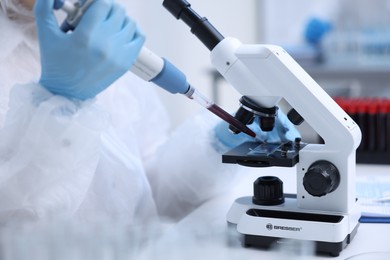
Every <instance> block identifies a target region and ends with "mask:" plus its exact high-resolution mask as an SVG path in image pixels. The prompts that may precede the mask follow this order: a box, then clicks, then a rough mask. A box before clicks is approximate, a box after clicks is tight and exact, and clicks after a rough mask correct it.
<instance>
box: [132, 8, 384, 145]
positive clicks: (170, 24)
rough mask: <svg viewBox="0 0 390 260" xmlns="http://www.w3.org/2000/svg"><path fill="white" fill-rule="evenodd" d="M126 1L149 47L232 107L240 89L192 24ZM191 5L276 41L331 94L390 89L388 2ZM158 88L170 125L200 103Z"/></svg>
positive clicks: (309, 136) (246, 35) (244, 38)
mask: <svg viewBox="0 0 390 260" xmlns="http://www.w3.org/2000/svg"><path fill="white" fill-rule="evenodd" d="M131 5H133V7H132V9H133V10H134V13H131V15H132V16H133V17H134V18H135V19H137V21H138V22H139V24H140V26H141V27H142V30H143V31H144V32H145V33H146V35H147V40H146V46H148V47H150V48H151V49H153V50H154V51H155V52H156V53H158V54H159V55H161V56H163V57H167V58H169V59H170V60H171V61H172V62H173V63H174V64H176V65H177V66H178V67H180V68H181V69H182V70H183V71H184V72H185V73H186V74H187V76H188V79H189V81H190V82H191V83H192V84H193V85H194V86H196V87H197V88H198V89H200V90H201V92H203V93H204V94H205V95H208V97H210V98H211V99H213V100H214V101H215V102H216V103H217V104H218V105H220V106H221V107H223V108H224V109H226V110H227V111H230V112H232V113H233V112H235V111H236V109H237V108H238V99H239V97H240V96H239V94H238V93H237V91H236V90H235V89H234V88H233V87H231V86H230V85H229V84H228V83H226V81H225V80H223V79H222V78H221V77H220V76H219V74H218V73H217V72H216V71H215V70H214V68H213V67H212V65H211V62H210V57H209V50H208V49H207V48H206V47H204V45H203V44H202V43H201V42H200V41H199V40H198V39H197V38H196V36H194V35H193V34H192V33H191V32H190V29H189V28H188V27H187V26H186V25H185V24H183V23H182V22H180V21H177V20H176V19H175V18H174V17H172V16H171V15H170V14H169V13H168V12H167V11H166V10H165V9H164V8H163V7H162V6H161V3H160V1H156V0H145V1H138V2H135V1H134V3H131ZM191 5H192V7H193V8H195V9H196V10H197V12H198V13H199V14H200V15H202V16H205V17H206V18H208V20H209V21H210V22H211V23H212V24H213V25H214V26H215V27H216V28H217V29H218V30H219V31H220V32H221V33H222V35H224V36H225V37H227V36H232V37H236V38H238V39H240V41H241V42H243V43H256V44H259V43H261V44H276V45H281V46H282V47H283V48H285V49H286V50H287V52H288V53H289V54H290V55H291V56H292V57H293V58H294V59H295V60H296V61H298V63H300V65H301V66H302V67H303V68H304V69H305V70H306V71H307V72H308V73H309V74H310V75H311V76H312V77H313V78H314V79H315V80H316V81H317V82H318V83H319V84H320V85H321V87H323V88H324V89H325V90H326V91H327V92H328V93H329V94H330V95H331V96H332V97H335V98H337V97H345V98H348V100H347V101H349V102H350V103H354V102H353V101H354V100H356V99H357V98H358V97H361V98H363V97H365V98H368V97H370V98H376V99H383V98H386V97H389V96H390V87H389V85H390V16H389V12H390V1H387V0H373V1H366V0H344V1H337V0H316V1H312V0H294V1H287V0H242V1H224V0H213V1H201V0H193V1H191ZM156 25H158V26H156ZM157 89H158V91H159V93H160V95H161V96H162V99H163V100H164V102H165V103H166V105H167V107H168V110H169V111H170V115H171V119H172V128H174V127H175V126H177V125H178V124H180V123H181V122H182V121H183V120H185V119H187V118H188V117H190V116H191V115H193V114H194V113H197V112H198V111H199V110H201V109H203V108H202V107H201V106H199V105H198V104H196V103H193V104H192V103H191V102H188V101H187V100H185V98H184V97H178V96H175V95H170V94H169V93H166V92H164V91H163V90H161V89H159V88H157ZM350 99H352V100H350ZM369 100H370V99H367V101H369ZM287 105H288V104H287ZM178 107H180V109H177V108H178ZM299 130H300V131H301V132H302V135H303V136H304V137H305V138H306V140H307V141H309V142H314V141H318V138H317V136H316V135H315V133H313V131H312V130H311V129H310V126H308V125H305V124H303V125H302V126H300V127H299Z"/></svg>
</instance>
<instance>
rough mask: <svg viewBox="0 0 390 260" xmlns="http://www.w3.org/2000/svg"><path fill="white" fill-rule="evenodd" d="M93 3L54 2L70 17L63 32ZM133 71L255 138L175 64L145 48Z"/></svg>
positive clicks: (75, 22)
mask: <svg viewBox="0 0 390 260" xmlns="http://www.w3.org/2000/svg"><path fill="white" fill-rule="evenodd" d="M92 2H93V0H86V1H85V2H84V3H81V2H75V3H70V2H69V1H65V0H55V1H54V9H56V10H58V9H62V10H63V11H65V12H66V14H67V17H66V19H65V21H64V22H63V23H62V25H61V29H62V30H63V31H64V32H68V31H72V30H74V29H75V28H76V26H77V24H78V23H79V21H80V19H81V17H82V15H83V14H84V12H85V11H86V10H87V8H88V7H89V6H90V5H91V4H92ZM130 70H131V71H132V72H133V73H134V74H135V75H137V76H138V77H140V78H142V79H143V80H146V81H150V82H153V83H155V84H156V85H157V86H159V87H161V88H163V89H165V90H167V91H168V92H170V93H172V94H176V93H181V94H183V95H185V96H186V97H188V98H190V99H192V100H194V101H196V102H197V103H199V104H200V105H202V106H203V107H205V108H206V109H208V110H209V111H210V112H212V113H213V114H215V115H216V116H218V117H219V118H221V119H222V120H224V121H226V122H227V123H229V124H230V125H232V126H234V127H236V128H237V129H239V130H240V131H242V132H244V133H245V134H247V135H250V136H251V137H256V134H255V133H254V132H253V131H252V130H251V129H249V128H248V127H247V126H246V125H245V124H243V123H241V122H240V121H239V120H237V119H236V118H234V117H233V116H232V115H230V114H229V113H227V112H226V111H225V110H223V109H222V108H221V107H219V106H217V105H216V104H215V103H214V102H212V101H210V100H208V99H207V98H206V97H205V96H203V95H202V94H201V93H200V92H199V91H198V90H196V89H195V88H194V87H193V86H191V85H190V84H189V83H188V82H187V79H186V76H185V75H184V73H182V72H181V71H180V70H179V69H178V68H176V67H175V66H174V65H173V64H172V63H170V62H169V61H168V60H167V59H163V58H161V57H160V56H158V55H156V54H154V53H153V52H152V51H151V50H149V49H147V48H146V47H143V48H142V49H141V51H140V53H139V55H138V57H137V60H136V61H135V63H134V64H133V66H132V67H131V68H130Z"/></svg>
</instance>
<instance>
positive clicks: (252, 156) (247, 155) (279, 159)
mask: <svg viewBox="0 0 390 260" xmlns="http://www.w3.org/2000/svg"><path fill="white" fill-rule="evenodd" d="M305 146H306V144H304V143H298V144H296V143H294V142H285V143H258V142H246V143H243V144H241V145H239V146H237V147H236V148H234V149H232V150H230V151H229V152H227V153H225V154H224V155H222V162H223V163H235V164H240V165H243V166H248V167H268V166H282V167H293V166H294V165H295V164H296V163H298V162H299V151H300V150H301V149H302V148H303V147H305Z"/></svg>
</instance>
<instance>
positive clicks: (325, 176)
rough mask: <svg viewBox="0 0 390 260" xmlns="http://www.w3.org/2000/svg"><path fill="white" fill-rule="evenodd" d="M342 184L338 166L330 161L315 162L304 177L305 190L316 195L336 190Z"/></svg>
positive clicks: (319, 195)
mask: <svg viewBox="0 0 390 260" xmlns="http://www.w3.org/2000/svg"><path fill="white" fill-rule="evenodd" d="M339 184H340V174H339V171H338V170H337V168H336V166H334V165H333V164H332V163H331V162H328V161H317V162H315V163H313V164H312V165H311V166H310V167H309V169H308V170H307V172H306V174H305V176H304V177H303V186H304V187H305V190H306V191H307V192H308V193H309V194H311V195H313V196H316V197H321V196H324V195H326V194H328V193H330V192H332V191H334V190H335V189H336V188H337V187H338V186H339Z"/></svg>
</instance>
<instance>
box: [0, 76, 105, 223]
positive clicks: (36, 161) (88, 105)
mask: <svg viewBox="0 0 390 260" xmlns="http://www.w3.org/2000/svg"><path fill="white" fill-rule="evenodd" d="M107 124H108V115H107V114H106V112H104V111H102V110H100V109H99V108H98V107H97V106H96V105H95V104H94V102H93V100H90V101H85V102H80V101H72V100H69V99H66V98H63V97H61V96H55V95H52V94H51V93H50V92H49V91H47V90H45V89H44V88H42V87H41V86H40V85H38V84H35V83H31V84H26V85H18V86H15V87H14V88H13V89H12V91H11V97H10V110H9V112H8V114H7V118H6V121H5V125H4V128H3V129H1V131H0V221H4V220H8V219H13V220H15V219H17V218H23V219H25V218H33V219H35V218H45V217H48V216H51V215H52V214H62V215H72V214H73V213H74V212H76V211H77V209H78V207H79V206H80V204H81V203H82V201H83V199H84V197H85V194H86V192H87V190H88V187H89V185H90V183H91V179H92V177H93V174H94V172H95V170H96V167H97V163H98V160H99V145H100V134H101V133H102V131H104V129H106V127H107Z"/></svg>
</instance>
